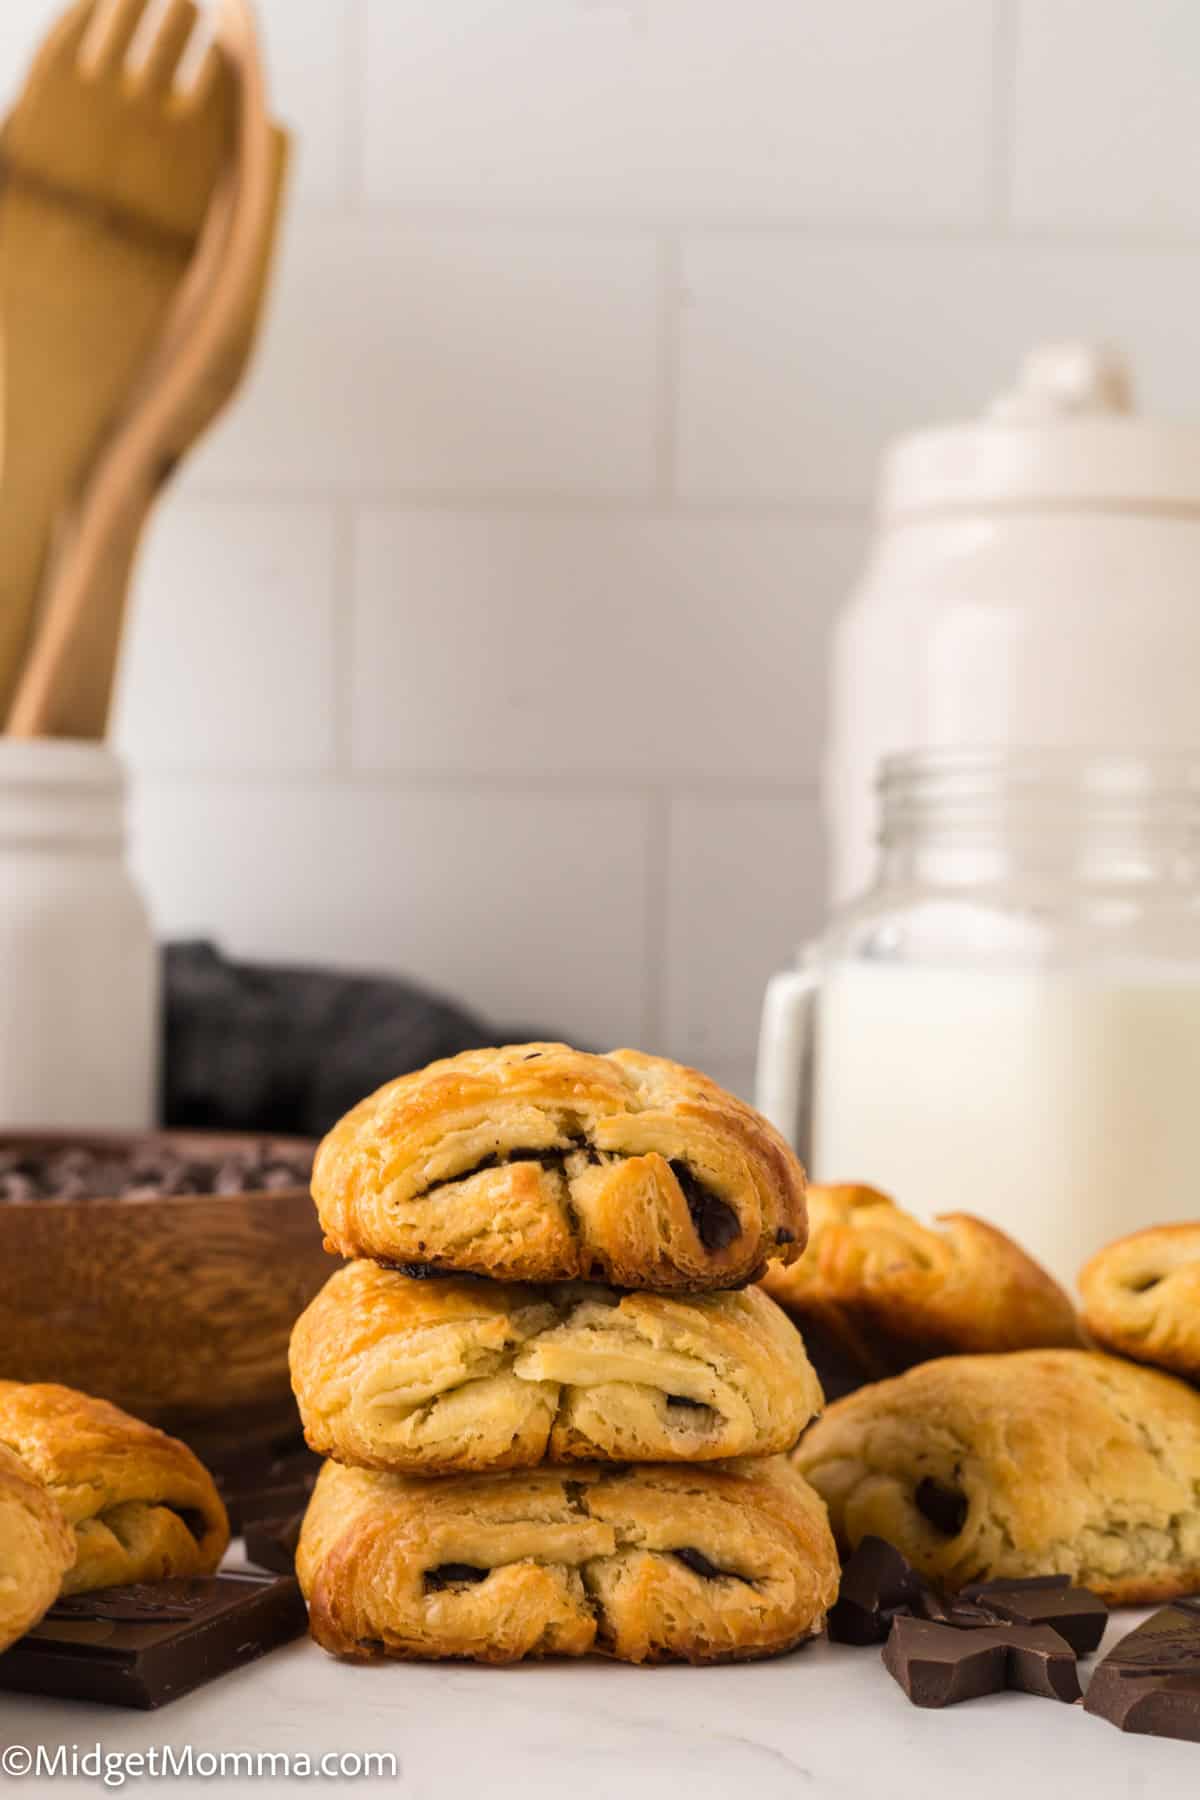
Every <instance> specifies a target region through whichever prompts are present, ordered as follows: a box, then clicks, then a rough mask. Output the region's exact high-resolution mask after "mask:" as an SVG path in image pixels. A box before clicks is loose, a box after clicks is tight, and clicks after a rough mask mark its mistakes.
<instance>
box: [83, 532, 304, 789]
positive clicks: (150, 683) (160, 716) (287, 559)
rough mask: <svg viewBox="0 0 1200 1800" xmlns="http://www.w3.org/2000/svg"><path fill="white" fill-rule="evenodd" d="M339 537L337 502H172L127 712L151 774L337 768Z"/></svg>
mask: <svg viewBox="0 0 1200 1800" xmlns="http://www.w3.org/2000/svg"><path fill="white" fill-rule="evenodd" d="M334 543H335V533H334V521H333V517H332V513H331V510H330V508H329V507H327V506H304V505H298V504H291V505H286V504H279V503H277V502H262V501H259V502H254V503H253V504H250V505H246V504H244V503H242V502H240V501H236V500H232V501H230V500H209V501H205V500H197V499H181V500H180V501H179V502H178V503H176V504H173V505H169V506H164V507H163V508H162V510H161V512H160V514H159V516H158V517H157V519H156V520H155V522H154V525H153V528H152V529H151V531H150V533H149V541H148V542H147V543H146V545H145V547H144V549H143V553H142V561H141V564H140V566H139V567H138V570H137V574H136V577H135V582H134V588H133V605H132V616H131V619H130V630H129V638H128V643H127V646H126V650H125V660H124V666H123V668H122V671H121V674H122V680H121V688H120V696H119V706H118V713H117V736H118V741H119V743H120V746H121V748H122V750H123V751H124V752H125V754H126V755H127V756H129V757H130V758H131V760H132V761H133V762H135V763H136V765H137V766H138V767H139V768H141V769H146V770H153V771H156V772H158V771H162V770H169V769H191V770H200V771H202V772H208V771H212V770H219V769H227V770H238V769H244V770H282V769H288V770H297V771H304V770H307V771H317V770H323V769H329V768H331V767H332V765H333V760H334V755H335V745H334V719H335V710H336V704H337V691H336V676H337V670H336V666H335V655H334V640H335V623H336V622H335V609H336V605H337V601H336V596H335V585H334V583H335V557H334Z"/></svg>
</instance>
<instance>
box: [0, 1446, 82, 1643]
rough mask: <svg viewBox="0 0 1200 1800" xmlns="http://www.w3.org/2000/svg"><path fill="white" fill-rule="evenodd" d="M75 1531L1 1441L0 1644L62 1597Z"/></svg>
mask: <svg viewBox="0 0 1200 1800" xmlns="http://www.w3.org/2000/svg"><path fill="white" fill-rule="evenodd" d="M74 1560H75V1533H74V1532H73V1531H72V1530H71V1527H70V1526H69V1525H68V1524H67V1521H66V1520H65V1519H64V1518H63V1516H62V1513H61V1511H60V1509H59V1507H58V1503H57V1502H56V1501H55V1500H54V1499H53V1498H52V1497H51V1496H50V1494H48V1493H47V1491H46V1489H45V1488H44V1487H43V1486H42V1484H41V1482H40V1481H39V1480H38V1479H37V1477H36V1476H35V1475H34V1474H32V1472H31V1471H30V1470H29V1469H28V1468H27V1467H26V1466H25V1464H24V1463H23V1462H22V1461H21V1459H20V1457H19V1456H16V1455H14V1453H13V1452H12V1451H11V1450H6V1449H5V1448H4V1446H3V1445H2V1444H0V1650H7V1649H8V1646H9V1645H10V1644H13V1643H15V1642H16V1640H17V1639H18V1638H19V1637H23V1636H24V1634H25V1633H26V1632H27V1631H28V1630H29V1628H30V1626H31V1625H36V1624H37V1622H38V1620H39V1619H40V1618H41V1616H42V1614H43V1613H44V1612H45V1611H46V1609H47V1607H49V1606H51V1605H52V1604H53V1602H54V1601H55V1600H57V1598H58V1594H59V1589H60V1588H61V1586H62V1581H63V1576H64V1575H65V1574H66V1573H67V1570H68V1569H69V1568H70V1567H71V1564H72V1563H73V1562H74Z"/></svg>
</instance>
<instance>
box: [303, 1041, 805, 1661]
mask: <svg viewBox="0 0 1200 1800" xmlns="http://www.w3.org/2000/svg"><path fill="white" fill-rule="evenodd" d="M313 1195H314V1198H315V1200H316V1203H317V1209H318V1212H319V1215H320V1219H321V1223H322V1225H323V1227H324V1230H325V1234H326V1245H327V1248H329V1249H330V1250H332V1251H334V1252H339V1253H341V1254H342V1255H343V1256H345V1257H348V1258H350V1259H351V1260H350V1261H348V1262H347V1263H346V1264H345V1266H344V1267H342V1268H341V1269H339V1270H338V1272H337V1273H336V1274H334V1275H333V1276H332V1278H331V1279H330V1281H329V1282H328V1284H327V1285H326V1287H325V1288H324V1290H323V1291H322V1292H321V1293H320V1294H319V1295H318V1297H317V1298H316V1300H314V1301H313V1303H312V1304H311V1305H310V1306H309V1308H308V1310H307V1311H306V1312H305V1313H304V1314H303V1315H302V1316H301V1318H300V1319H299V1320H298V1321H297V1324H296V1327H295V1330H294V1333H293V1337H292V1346H291V1370H292V1384H293V1388H294V1390H295V1393H296V1398H297V1402H298V1404H299V1408H300V1412H301V1416H302V1418H303V1421H304V1426H305V1432H306V1435H307V1438H308V1441H309V1443H310V1444H311V1445H312V1447H313V1448H314V1449H315V1450H317V1451H318V1452H319V1453H320V1454H322V1455H323V1456H325V1457H326V1458H328V1461H327V1462H326V1463H325V1465H324V1468H323V1469H322V1472H321V1474H320V1477H319V1478H318V1481H317V1485H316V1489H315V1491H314V1494H313V1498H312V1501H311V1504H310V1506H309V1509H308V1512H307V1515H306V1517H305V1521H304V1525H303V1529H302V1532H301V1536H300V1543H299V1548H298V1552H297V1561H296V1567H297V1573H298V1575H299V1578H300V1583H301V1586H302V1588H303V1590H304V1593H305V1597H306V1599H307V1601H308V1604H309V1615H310V1623H311V1629H312V1632H313V1635H314V1637H315V1638H316V1639H317V1641H318V1642H319V1643H321V1644H322V1645H323V1646H324V1647H325V1648H326V1649H328V1650H330V1651H332V1652H334V1653H336V1654H339V1655H342V1656H346V1657H350V1658H366V1657H371V1656H376V1655H381V1654H382V1655H386V1656H393V1657H410V1658H411V1657H467V1658H473V1659H475V1660H478V1661H482V1662H512V1661H516V1660H518V1659H520V1658H522V1657H529V1656H541V1655H551V1654H557V1655H574V1656H579V1655H584V1654H586V1653H588V1652H589V1651H602V1652H605V1653H607V1654H609V1655H612V1656H615V1657H618V1658H621V1659H623V1660H626V1661H630V1662H635V1663H641V1662H654V1661H664V1660H671V1659H682V1660H686V1661H689V1662H710V1661H718V1660H723V1659H727V1658H745V1657H754V1656H763V1655H769V1654H773V1653H775V1652H778V1651H781V1650H785V1649H787V1648H789V1647H791V1646H792V1645H794V1644H797V1643H799V1642H801V1641H802V1640H804V1639H805V1638H808V1637H811V1636H813V1635H815V1634H816V1633H817V1632H819V1631H820V1629H821V1627H822V1625H823V1623H824V1617H825V1613H826V1610H827V1608H828V1607H829V1606H830V1605H831V1603H832V1601H833V1599H834V1598H835V1596H836V1591H837V1582H838V1559H837V1552H836V1548H835V1545H834V1542H833V1538H832V1534H831V1532H830V1529H829V1525H828V1522H827V1518H826V1512H825V1507H824V1505H823V1503H822V1501H821V1500H820V1499H819V1498H818V1496H817V1494H816V1493H815V1492H814V1490H813V1488H812V1487H811V1486H810V1485H809V1484H808V1482H807V1481H806V1480H805V1478H804V1477H803V1475H802V1474H801V1473H800V1472H799V1470H798V1469H797V1468H796V1467H795V1465H794V1464H793V1463H792V1462H791V1460H790V1459H789V1452H790V1451H791V1450H792V1448H793V1447H794V1445H795V1444H796V1442H797V1440H798V1438H799V1436H800V1433H801V1432H802V1431H803V1429H804V1427H805V1426H806V1425H807V1424H808V1422H809V1420H810V1419H811V1418H813V1416H814V1415H815V1414H817V1413H818V1412H819V1411H820V1409H821V1405H822V1396H821V1389H820V1386H819V1383H818V1381H817V1379H816V1376H815V1375H814V1373H813V1370H812V1368H811V1366H810V1364H809V1362H808V1358H807V1355H806V1353H805V1349H804V1344H803V1341H802V1339H801V1336H800V1334H799V1332H798V1331H797V1330H796V1328H795V1327H794V1326H793V1325H792V1324H791V1323H790V1322H789V1320H788V1319H787V1317H786V1315H785V1314H784V1313H783V1311H782V1310H781V1309H780V1308H779V1307H778V1306H777V1305H776V1304H775V1302H774V1301H773V1300H771V1299H770V1298H769V1296H768V1295H767V1294H766V1293H765V1292H763V1291H762V1290H761V1289H759V1288H757V1287H755V1286H753V1285H751V1284H752V1283H754V1282H755V1281H756V1280H757V1278H758V1277H759V1276H761V1275H762V1274H763V1272H764V1270H765V1269H766V1267H767V1265H768V1264H769V1263H771V1262H772V1261H778V1262H780V1263H789V1262H792V1261H794V1259H795V1258H796V1257H797V1256H799V1254H800V1253H801V1251H802V1250H803V1247H804V1241H805V1235H806V1215H805V1204H804V1176H803V1172H802V1170H801V1169H800V1167H799V1164H798V1163H797V1162H796V1160H795V1158H794V1157H793V1155H792V1154H791V1152H790V1150H789V1149H788V1148H787V1146H786V1145H785V1144H784V1142H783V1141H782V1139H781V1138H779V1137H778V1136H777V1135H776V1133H775V1132H774V1131H773V1130H772V1129H771V1127H770V1126H769V1125H768V1124H767V1123H766V1121H765V1120H763V1119H762V1118H761V1117H760V1116H759V1115H758V1114H757V1113H755V1112H754V1111H752V1110H751V1109H750V1108H749V1107H748V1106H745V1105H743V1104H742V1102H740V1101H738V1100H736V1099H734V1098H733V1097H732V1096H731V1095H729V1094H727V1093H725V1092H724V1091H723V1090H722V1089H721V1088H719V1087H717V1086H716V1085H715V1084H714V1083H712V1082H710V1081H708V1080H706V1079H705V1078H704V1077H703V1076H701V1075H698V1074H697V1073H695V1072H694V1071H693V1070H690V1069H685V1068H681V1067H680V1066H679V1065H677V1064H675V1063H671V1062H667V1061H664V1060H662V1059H659V1058H656V1057H650V1056H643V1055H639V1054H637V1053H636V1052H633V1051H628V1050H621V1051H614V1052H613V1053H612V1054H611V1055H607V1056H592V1055H585V1054H582V1053H580V1052H578V1051H574V1050H571V1049H569V1048H567V1047H566V1046H565V1045H561V1044H524V1045H516V1046H510V1047H508V1048H504V1049H495V1050H477V1051H469V1052H467V1053H465V1054H464V1055H461V1056H457V1057H454V1058H452V1059H449V1060H447V1061H444V1062H439V1063H434V1064H432V1065H431V1066H430V1067H429V1068H427V1069H425V1070H422V1071H421V1072H419V1073H418V1074H415V1075H409V1076H406V1077H404V1078H402V1079H401V1080H399V1081H395V1082H392V1083H390V1084H389V1085H388V1086H386V1087H384V1088H382V1089H380V1090H379V1092H378V1093H376V1094H373V1095H371V1096H370V1097H369V1098H368V1099H366V1100H364V1101H363V1102H362V1103H361V1104H360V1105H359V1106H357V1107H356V1108H355V1109H354V1110H353V1111H352V1112H350V1113H349V1114H348V1115H347V1116H346V1117H345V1118H344V1119H343V1120H342V1121H341V1122H340V1123H339V1124H338V1125H337V1126H335V1127H334V1129H333V1130H332V1131H331V1132H330V1134H329V1136H328V1137H327V1138H326V1140H325V1142H324V1143H323V1145H322V1146H321V1149H320V1151H319V1153H318V1156H317V1159H316V1164H315V1167H314V1173H313Z"/></svg>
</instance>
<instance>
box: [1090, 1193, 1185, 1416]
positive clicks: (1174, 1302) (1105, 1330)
mask: <svg viewBox="0 0 1200 1800" xmlns="http://www.w3.org/2000/svg"><path fill="white" fill-rule="evenodd" d="M1079 1290H1080V1292H1081V1294H1082V1295H1083V1322H1084V1324H1085V1325H1086V1327H1087V1329H1088V1331H1090V1333H1091V1334H1092V1336H1093V1337H1094V1338H1095V1340H1096V1342H1097V1343H1098V1344H1102V1345H1103V1346H1104V1348H1105V1349H1106V1350H1115V1351H1116V1353H1117V1354H1118V1355H1119V1356H1130V1357H1133V1358H1134V1360H1135V1361H1136V1362H1144V1363H1152V1364H1154V1365H1155V1366H1156V1367H1157V1368H1160V1369H1166V1370H1167V1372H1168V1373H1169V1374H1171V1375H1181V1376H1183V1378H1184V1380H1185V1381H1194V1382H1198V1383H1200V1224H1194V1225H1156V1226H1154V1227H1153V1228H1152V1229H1150V1230H1148V1231H1135V1232H1134V1233H1133V1234H1132V1236H1130V1237H1124V1238H1118V1240H1117V1242H1116V1243H1115V1244H1109V1245H1108V1246H1107V1247H1106V1248H1105V1249H1103V1250H1101V1251H1100V1252H1099V1253H1098V1254H1097V1255H1096V1256H1093V1258H1092V1260H1091V1262H1089V1263H1088V1264H1087V1265H1086V1267H1085V1268H1084V1270H1083V1272H1082V1273H1081V1275H1080V1277H1079Z"/></svg>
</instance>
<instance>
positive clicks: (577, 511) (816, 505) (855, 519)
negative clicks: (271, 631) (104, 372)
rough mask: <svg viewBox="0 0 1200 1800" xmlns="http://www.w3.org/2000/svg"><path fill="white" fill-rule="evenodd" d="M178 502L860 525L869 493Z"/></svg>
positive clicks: (406, 495)
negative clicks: (834, 496)
mask: <svg viewBox="0 0 1200 1800" xmlns="http://www.w3.org/2000/svg"><path fill="white" fill-rule="evenodd" d="M178 498H179V502H180V504H181V505H185V506H186V505H187V504H188V503H189V502H195V503H196V504H197V505H206V506H212V505H222V506H225V505H228V506H237V505H242V506H251V507H253V506H257V505H281V506H322V505H327V504H329V505H333V504H336V503H337V502H339V501H342V502H344V503H346V504H349V505H354V506H363V507H371V508H375V509H379V510H381V511H384V510H386V511H392V512H405V513H433V512H462V513H475V514H489V515H490V514H499V515H503V516H516V517H521V516H525V517H535V516H545V517H559V518H561V517H566V518H577V519H588V518H597V519H624V518H630V519H667V520H669V519H718V520H720V519H733V520H738V519H747V520H754V521H758V520H763V521H767V522H780V523H788V524H816V525H828V524H834V525H836V524H843V523H848V524H852V525H861V524H864V523H866V521H867V520H868V518H869V517H870V513H871V502H870V499H869V497H868V498H864V499H861V500H849V499H847V500H827V501H826V500H812V499H804V498H795V499H792V498H789V497H788V496H787V495H778V496H772V497H765V498H763V499H760V500H754V499H732V498H730V499H719V498H716V499H712V500H701V499H691V498H686V499H685V498H683V497H681V496H679V495H672V496H668V497H666V498H662V499H660V498H657V497H656V496H654V495H650V496H646V497H644V496H640V495H600V494H583V493H575V494H571V493H563V494H550V493H538V492H536V491H532V490H531V491H527V492H514V493H511V494H502V493H495V492H487V491H485V490H480V489H478V488H475V489H472V488H470V487H463V488H444V489H431V490H429V491H428V492H422V491H421V490H420V489H416V488H404V487H398V488H386V487H383V488H381V487H377V486H373V485H371V484H367V485H364V486H361V487H350V486H344V485H343V484H341V483H340V482H328V483H322V482H306V481H295V482H289V481H258V480H256V479H255V478H254V477H249V478H247V479H238V478H234V477H230V478H229V479H228V480H225V479H223V478H221V477H216V476H206V477H203V478H201V479H197V480H194V481H193V482H191V483H189V485H188V486H187V487H184V488H180V489H179V490H178Z"/></svg>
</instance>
